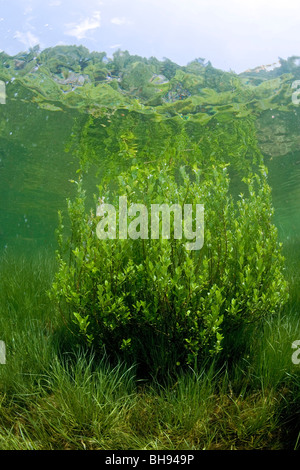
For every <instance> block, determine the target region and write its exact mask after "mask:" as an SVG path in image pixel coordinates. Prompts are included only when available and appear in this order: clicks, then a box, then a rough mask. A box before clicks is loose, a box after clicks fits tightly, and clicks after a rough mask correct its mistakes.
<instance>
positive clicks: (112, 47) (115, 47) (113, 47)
mask: <svg viewBox="0 0 300 470" xmlns="http://www.w3.org/2000/svg"><path fill="white" fill-rule="evenodd" d="M121 46H122V44H113V45H112V46H109V48H110V49H117V47H121Z"/></svg>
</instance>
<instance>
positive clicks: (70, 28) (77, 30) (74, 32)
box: [65, 11, 101, 39]
mask: <svg viewBox="0 0 300 470" xmlns="http://www.w3.org/2000/svg"><path fill="white" fill-rule="evenodd" d="M100 25H101V19H100V12H99V11H95V12H94V14H93V16H92V18H86V19H84V20H83V21H81V22H80V23H78V24H76V23H71V24H67V25H66V27H67V31H65V34H66V35H68V36H75V37H76V38H77V39H83V38H85V37H86V33H87V32H88V31H91V30H93V29H96V28H99V27H100Z"/></svg>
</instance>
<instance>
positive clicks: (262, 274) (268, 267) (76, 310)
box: [51, 148, 287, 374]
mask: <svg viewBox="0 0 300 470" xmlns="http://www.w3.org/2000/svg"><path fill="white" fill-rule="evenodd" d="M179 153H180V152H179ZM183 154H184V152H181V154H179V155H177V156H176V158H170V156H169V155H168V156H165V157H164V158H160V160H159V161H145V162H144V164H142V163H141V161H139V163H137V159H136V158H135V157H136V152H135V151H133V150H132V148H131V149H129V151H128V152H127V154H126V152H125V154H124V153H123V158H127V159H128V170H126V171H123V172H122V173H121V174H120V175H119V177H118V178H117V179H113V180H110V181H107V182H105V180H104V179H103V181H102V185H101V186H99V187H98V189H99V197H100V199H101V204H103V201H105V203H110V204H112V205H113V206H114V207H115V208H117V209H118V206H119V196H126V197H127V201H128V206H129V205H130V204H133V203H136V204H138V203H142V204H144V205H145V206H146V207H147V208H149V210H148V214H147V215H146V217H147V218H148V228H147V227H146V229H145V227H142V226H141V224H139V222H141V213H139V216H138V217H137V215H136V214H135V216H132V217H128V223H129V224H130V223H132V224H133V225H130V226H129V227H131V233H132V235H133V236H135V237H136V239H133V238H130V237H129V236H128V237H127V239H119V238H118V236H119V232H118V230H117V232H116V238H115V239H113V238H109V234H107V237H108V238H107V239H102V240H100V239H99V238H98V237H97V228H98V229H99V225H98V224H99V222H100V221H102V223H104V222H103V221H106V222H107V221H108V219H105V217H104V215H105V214H104V212H103V213H102V215H101V216H100V215H98V216H97V213H96V211H95V210H91V211H90V213H89V212H87V210H86V208H85V201H86V193H85V190H84V187H83V179H82V177H79V180H78V181H77V182H74V183H76V185H77V197H76V198H75V200H73V201H71V200H69V201H68V215H69V219H70V222H71V234H70V236H67V235H66V234H65V233H64V226H63V220H62V216H61V214H60V227H59V230H58V240H59V247H60V248H59V250H58V252H57V256H58V261H59V270H58V272H57V274H56V278H55V281H54V283H53V286H52V291H51V296H52V298H53V299H54V301H55V302H56V304H57V306H58V307H59V309H60V310H61V312H62V314H63V315H64V317H65V318H66V321H67V324H68V325H69V327H70V328H71V329H72V330H73V333H74V334H75V336H76V337H82V338H83V339H84V340H85V341H86V342H87V344H89V345H91V346H92V347H93V348H94V349H96V350H99V351H100V350H101V348H103V347H104V348H105V350H106V352H108V353H109V354H111V355H115V354H117V355H121V356H123V357H125V358H127V359H130V360H135V361H137V362H138V363H139V364H140V366H141V367H143V368H144V370H145V371H147V372H150V373H152V374H153V373H164V372H165V371H166V370H167V369H169V370H172V369H173V368H174V367H176V365H186V364H195V363H196V362H197V361H198V360H200V359H202V358H203V357H204V356H207V355H209V356H213V355H215V354H217V353H218V352H220V351H221V349H222V340H223V334H224V331H228V329H230V328H233V327H235V326H241V325H243V324H245V323H248V322H253V321H256V320H257V319H259V318H262V317H263V316H264V315H266V314H270V313H276V312H277V311H278V309H279V308H280V307H281V305H282V304H283V303H284V302H285V301H286V298H287V286H286V282H285V280H284V276H283V257H282V255H281V246H280V244H278V241H277V231H276V228H275V226H274V225H273V224H272V214H273V209H272V204H271V195H270V187H269V186H268V183H267V175H266V168H265V167H263V166H261V168H260V171H259V172H257V173H255V174H249V176H248V177H247V178H244V180H243V184H244V186H245V195H243V194H240V197H239V198H238V200H237V201H236V200H234V198H233V196H232V195H231V194H230V192H229V183H230V178H229V173H228V168H227V167H228V165H225V164H224V163H218V162H217V160H216V158H215V157H213V156H212V157H211V159H210V161H207V162H205V163H203V162H202V163H201V165H200V164H199V163H197V161H198V162H199V158H198V157H199V155H197V152H196V153H195V155H194V157H191V155H190V154H189V161H187V159H186V157H182V155H183ZM185 155H186V154H185ZM149 160H151V159H149ZM200 160H201V159H200ZM96 203H97V200H96V197H95V205H96ZM98 204H99V202H98ZM101 204H100V207H104V206H101ZM151 204H168V205H169V206H171V205H172V204H180V205H181V207H183V206H184V204H192V205H193V207H194V209H195V205H196V204H203V205H204V209H205V230H204V245H203V247H202V248H201V249H199V250H188V249H187V245H186V243H187V242H190V240H187V239H186V238H184V237H183V238H182V239H174V237H173V235H174V230H175V226H174V225H175V217H171V219H170V220H171V230H170V238H169V239H162V237H161V236H160V237H159V238H158V239H151V231H150V228H151V220H150V207H151ZM143 220H144V222H145V220H146V219H143ZM116 222H117V227H118V226H119V225H118V224H119V223H120V214H117V219H116ZM194 222H195V221H194ZM146 225H147V224H146ZM161 225H162V221H160V227H161ZM132 227H134V229H133V228H132ZM194 229H195V225H194ZM129 231H130V228H129ZM138 232H139V233H138ZM98 233H99V232H98ZM184 233H185V232H183V234H184ZM134 234H135V235H134Z"/></svg>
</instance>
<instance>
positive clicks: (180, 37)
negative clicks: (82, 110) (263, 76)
mask: <svg viewBox="0 0 300 470" xmlns="http://www.w3.org/2000/svg"><path fill="white" fill-rule="evenodd" d="M299 20H300V2H299V0H285V1H278V0H246V1H244V0H101V1H100V0H85V1H82V0H11V1H9V0H0V50H4V51H5V52H7V53H8V54H11V55H13V54H16V53H18V52H20V51H25V50H27V49H28V48H29V47H33V46H34V45H36V44H40V46H41V48H42V49H44V48H46V47H51V46H55V45H57V44H76V45H80V44H82V45H84V46H86V47H87V48H88V49H89V50H90V51H105V52H106V53H107V55H108V56H109V57H111V56H112V54H113V52H114V51H116V50H117V49H121V50H128V51H129V52H130V53H131V54H138V55H141V56H143V57H151V56H155V57H157V58H158V59H162V58H163V57H167V58H169V59H171V60H173V61H174V62H176V63H178V64H180V65H186V64H187V63H188V62H190V61H191V60H193V59H195V58H197V57H202V58H205V59H206V60H210V61H211V62H212V64H213V65H214V66H215V67H217V68H221V69H223V70H230V69H231V70H234V71H236V72H238V73H239V72H242V71H244V70H246V69H248V68H253V67H255V66H258V65H267V64H271V63H274V62H276V61H277V60H278V57H282V58H287V57H289V56H291V55H299V56H300V34H299Z"/></svg>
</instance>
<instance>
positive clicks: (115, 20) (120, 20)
mask: <svg viewBox="0 0 300 470" xmlns="http://www.w3.org/2000/svg"><path fill="white" fill-rule="evenodd" d="M110 22H111V23H112V24H116V25H118V26H120V25H122V24H132V22H131V21H130V20H128V19H127V18H125V16H122V17H119V16H115V17H114V18H112V19H111V20H110Z"/></svg>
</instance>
